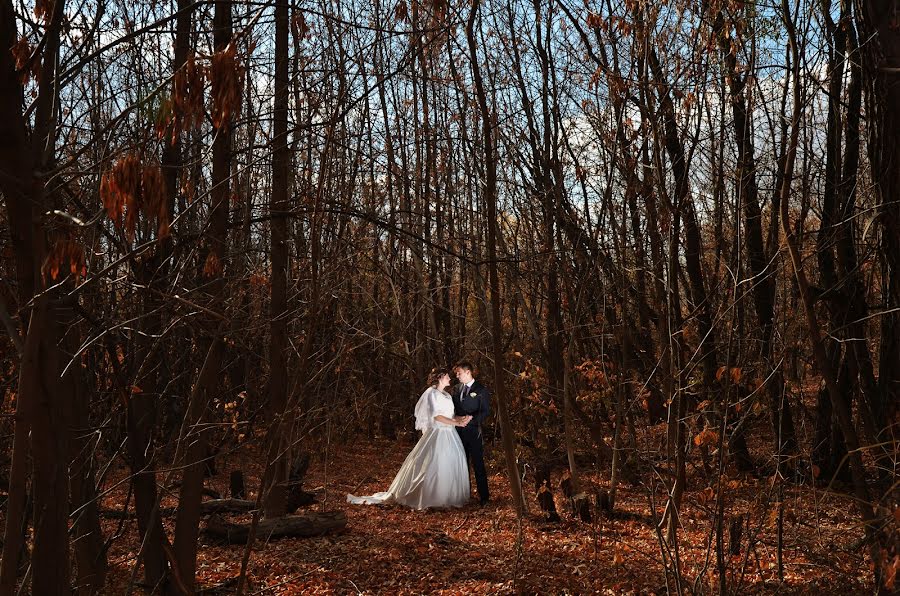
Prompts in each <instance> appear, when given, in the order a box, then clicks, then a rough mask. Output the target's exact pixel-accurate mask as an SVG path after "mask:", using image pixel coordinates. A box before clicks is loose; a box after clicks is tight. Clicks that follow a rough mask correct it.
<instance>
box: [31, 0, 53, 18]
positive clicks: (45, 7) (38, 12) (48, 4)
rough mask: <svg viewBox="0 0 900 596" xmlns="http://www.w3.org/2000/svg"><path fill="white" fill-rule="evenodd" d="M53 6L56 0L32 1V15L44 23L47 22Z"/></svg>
mask: <svg viewBox="0 0 900 596" xmlns="http://www.w3.org/2000/svg"><path fill="white" fill-rule="evenodd" d="M55 7H56V0H37V1H36V2H35V3H34V16H36V17H37V18H39V19H43V20H44V22H45V23H49V22H50V17H51V16H52V15H53V9H54V8H55Z"/></svg>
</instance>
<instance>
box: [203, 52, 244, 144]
mask: <svg viewBox="0 0 900 596" xmlns="http://www.w3.org/2000/svg"><path fill="white" fill-rule="evenodd" d="M209 78H210V80H211V81H212V95H211V97H210V101H211V102H212V105H211V107H210V116H211V118H212V122H213V126H215V127H216V128H220V129H221V128H228V124H229V122H230V121H231V119H232V117H233V116H234V115H235V114H237V113H238V111H239V110H240V107H241V92H242V90H243V88H244V68H243V65H242V64H241V60H240V58H239V57H238V55H237V46H236V45H235V44H234V42H232V43H230V44H228V46H227V47H226V48H225V49H224V50H220V51H218V52H216V53H215V54H213V55H212V58H211V60H210V68H209Z"/></svg>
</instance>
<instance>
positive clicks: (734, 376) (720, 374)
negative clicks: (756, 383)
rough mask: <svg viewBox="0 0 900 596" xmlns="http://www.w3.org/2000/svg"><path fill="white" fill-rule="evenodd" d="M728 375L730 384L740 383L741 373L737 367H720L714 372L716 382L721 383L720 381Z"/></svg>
mask: <svg viewBox="0 0 900 596" xmlns="http://www.w3.org/2000/svg"><path fill="white" fill-rule="evenodd" d="M725 375H728V376H730V377H731V380H732V382H734V383H739V382H740V381H741V376H742V372H741V369H740V368H739V367H734V368H728V367H727V366H720V367H719V370H717V371H716V380H717V381H721V380H722V379H726V378H727V377H726V376H725Z"/></svg>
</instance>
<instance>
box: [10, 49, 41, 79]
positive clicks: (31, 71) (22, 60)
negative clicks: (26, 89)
mask: <svg viewBox="0 0 900 596" xmlns="http://www.w3.org/2000/svg"><path fill="white" fill-rule="evenodd" d="M9 51H10V53H12V56H13V59H14V60H15V61H16V71H18V72H19V81H20V82H21V83H22V84H23V85H25V84H27V83H28V81H29V80H31V78H32V77H34V78H35V79H37V78H38V77H39V76H40V75H41V61H40V58H39V57H37V56H35V58H34V59H33V60H32V58H31V57H32V55H33V54H34V46H32V45H31V44H30V43H28V39H26V38H25V37H20V38H19V41H17V42H16V44H15V45H14V46H13V47H11V48H10V50H9Z"/></svg>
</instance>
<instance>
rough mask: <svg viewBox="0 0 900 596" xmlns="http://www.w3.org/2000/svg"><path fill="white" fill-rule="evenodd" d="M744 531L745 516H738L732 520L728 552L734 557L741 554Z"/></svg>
mask: <svg viewBox="0 0 900 596" xmlns="http://www.w3.org/2000/svg"><path fill="white" fill-rule="evenodd" d="M743 530H744V516H743V515H737V516H735V517H732V518H731V524H730V525H729V527H728V552H729V553H731V554H732V555H739V554H741V533H742V532H743Z"/></svg>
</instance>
